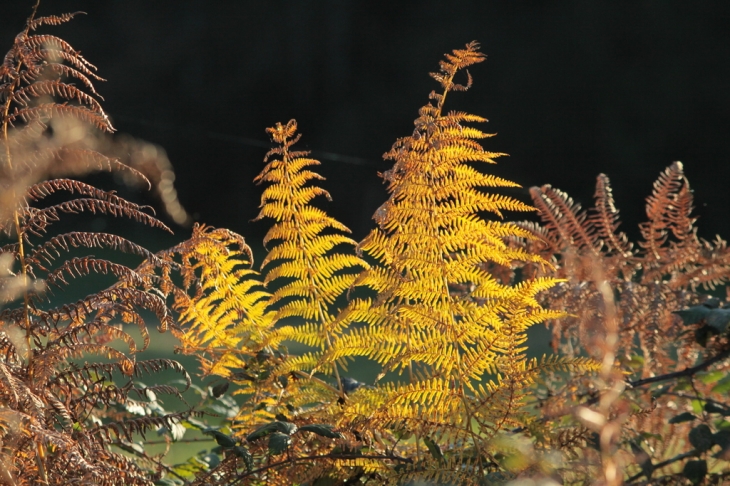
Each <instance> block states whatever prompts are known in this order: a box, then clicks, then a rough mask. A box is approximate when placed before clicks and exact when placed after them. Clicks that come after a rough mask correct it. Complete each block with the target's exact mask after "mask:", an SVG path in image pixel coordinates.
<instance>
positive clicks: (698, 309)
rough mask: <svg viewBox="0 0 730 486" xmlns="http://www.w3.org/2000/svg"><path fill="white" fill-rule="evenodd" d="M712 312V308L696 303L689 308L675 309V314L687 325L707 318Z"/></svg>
mask: <svg viewBox="0 0 730 486" xmlns="http://www.w3.org/2000/svg"><path fill="white" fill-rule="evenodd" d="M710 312H712V309H710V308H709V307H707V306H704V305H696V306H693V307H690V308H688V309H682V310H678V311H674V313H675V314H677V315H678V316H679V317H681V318H682V322H684V324H685V325H690V324H696V323H698V322H700V321H701V320H703V319H705V318H707V316H708V315H709V314H710Z"/></svg>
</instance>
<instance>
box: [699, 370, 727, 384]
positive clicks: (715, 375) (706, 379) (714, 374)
mask: <svg viewBox="0 0 730 486" xmlns="http://www.w3.org/2000/svg"><path fill="white" fill-rule="evenodd" d="M726 374H727V373H725V372H724V371H711V372H710V373H705V374H704V375H700V381H701V382H702V383H704V384H705V385H709V384H710V383H715V382H716V381H719V380H721V379H722V378H724V377H725V375H726Z"/></svg>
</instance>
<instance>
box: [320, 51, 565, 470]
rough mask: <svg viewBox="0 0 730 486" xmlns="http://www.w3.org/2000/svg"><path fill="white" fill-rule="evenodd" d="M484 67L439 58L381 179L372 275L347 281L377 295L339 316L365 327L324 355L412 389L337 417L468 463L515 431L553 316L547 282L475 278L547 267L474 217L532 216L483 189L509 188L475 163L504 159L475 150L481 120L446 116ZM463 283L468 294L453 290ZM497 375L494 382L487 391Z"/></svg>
mask: <svg viewBox="0 0 730 486" xmlns="http://www.w3.org/2000/svg"><path fill="white" fill-rule="evenodd" d="M483 60H484V55H483V54H481V53H480V52H479V51H478V46H477V44H476V43H471V44H468V45H467V46H466V48H465V49H461V50H456V51H454V53H453V54H449V55H447V60H446V61H442V63H441V72H439V73H436V74H432V76H433V77H434V78H435V79H436V80H437V81H439V83H440V84H441V86H442V88H443V92H442V93H440V94H437V93H432V94H431V96H430V98H431V99H432V100H435V103H433V104H432V103H429V104H428V105H426V106H424V107H423V108H421V110H420V116H419V118H418V119H417V120H416V121H415V125H416V129H415V130H414V132H413V134H412V135H411V136H409V137H405V138H401V139H399V140H398V141H396V143H395V144H394V145H393V148H392V149H391V150H390V151H389V152H388V153H386V154H385V158H387V159H392V160H394V165H393V168H392V169H390V170H389V171H387V172H385V173H384V174H383V178H384V179H385V180H386V181H387V183H388V191H389V192H390V198H389V199H388V200H387V201H386V202H385V204H383V205H382V206H381V207H380V208H379V209H378V210H377V211H376V213H375V216H374V219H375V221H376V222H377V224H378V227H377V228H376V229H375V230H373V231H372V232H371V233H370V234H369V235H368V236H367V237H366V238H365V239H364V240H363V241H362V242H361V243H360V244H359V245H358V249H359V250H361V251H365V252H367V253H368V254H369V255H371V256H372V257H374V258H375V259H376V260H377V261H378V263H379V265H373V266H371V267H370V268H369V269H366V270H365V271H364V272H363V273H362V274H361V275H360V276H359V277H358V279H357V281H356V282H355V284H356V285H358V286H367V287H369V288H371V289H373V290H374V291H375V292H377V296H376V297H374V298H370V299H355V300H354V301H353V302H352V303H351V305H350V306H349V307H348V308H347V309H346V310H345V311H343V313H341V314H340V316H339V318H338V319H339V320H340V321H342V322H343V323H348V322H358V321H360V322H365V323H366V325H365V326H364V327H362V328H359V329H352V330H350V332H348V333H346V334H345V335H343V336H342V337H340V338H339V339H338V340H337V342H336V343H335V345H334V346H333V348H332V350H331V351H329V353H330V354H331V357H332V358H339V357H342V356H357V355H359V356H368V357H369V358H371V359H374V360H376V361H378V362H379V363H381V364H382V365H383V373H382V374H381V376H383V374H385V373H386V372H387V371H390V370H399V371H404V370H407V371H408V376H409V382H410V383H408V384H402V385H393V384H385V385H382V387H380V388H379V389H378V390H377V391H372V392H369V391H363V392H362V393H363V394H365V395H368V394H371V393H376V394H377V395H378V396H379V397H380V398H379V399H378V400H374V401H367V402H366V403H368V404H369V405H365V404H363V403H358V400H357V397H358V396H360V395H355V396H354V398H353V402H354V403H352V405H351V407H352V408H351V409H350V412H345V414H348V413H352V414H353V415H355V416H357V415H360V414H362V416H363V417H369V419H365V418H363V420H364V421H365V422H367V423H368V424H369V425H368V427H369V426H372V427H374V428H375V429H378V428H381V427H383V426H387V427H403V428H404V429H407V430H410V431H416V433H417V436H418V437H420V438H422V437H431V436H434V435H435V436H437V437H439V440H438V442H439V443H440V444H441V447H442V448H444V450H445V451H448V453H449V454H456V455H458V454H459V453H458V452H457V450H458V448H459V447H463V445H464V444H469V445H470V446H471V447H474V448H475V449H476V450H478V451H480V452H478V453H476V454H486V455H488V454H490V448H489V446H488V442H489V441H490V439H491V438H492V437H494V435H495V434H497V433H498V432H499V431H500V430H503V429H504V428H505V427H507V426H508V425H512V424H514V423H518V422H519V418H518V413H519V412H520V410H521V407H522V406H523V404H522V397H523V395H524V393H525V392H524V390H525V387H526V386H527V385H529V384H530V383H532V381H533V380H534V378H535V376H536V374H537V371H533V370H532V369H530V367H529V365H528V362H527V359H526V356H525V354H524V351H525V347H524V344H525V341H526V334H525V331H526V329H527V328H529V327H530V326H531V325H532V324H534V323H536V322H540V321H542V320H544V319H549V318H554V317H557V316H558V315H559V314H557V313H554V312H551V311H547V310H544V309H542V308H541V307H540V305H539V304H538V302H537V300H536V294H537V293H539V292H540V291H543V290H545V289H548V288H550V287H551V286H553V285H554V284H555V281H554V280H552V279H548V278H546V279H538V280H533V281H530V282H525V283H524V284H522V285H519V286H516V287H509V286H505V285H503V284H502V283H500V282H498V281H497V280H496V279H495V278H494V277H493V276H492V275H490V274H489V273H488V272H486V271H484V270H483V269H482V268H481V265H482V264H484V263H485V262H498V263H500V264H506V265H509V264H511V263H512V262H513V261H514V260H521V261H527V262H532V263H534V264H537V265H543V264H545V262H544V261H543V260H542V259H541V258H540V257H539V256H537V255H534V254H532V253H530V252H527V251H525V250H523V249H520V248H516V247H514V246H511V245H510V244H509V240H510V238H532V234H531V233H530V232H529V231H527V230H525V229H523V228H520V227H518V226H516V225H513V224H510V223H503V222H501V221H493V220H489V221H487V220H484V219H482V218H480V217H479V216H478V213H480V212H488V213H492V214H493V215H496V216H497V217H501V216H502V212H503V211H515V210H516V211H528V210H532V208H531V207H529V206H527V205H525V204H524V203H521V202H519V201H517V200H515V199H512V198H510V197H507V196H503V195H499V194H494V193H489V192H486V191H485V190H484V189H485V188H492V187H515V186H516V184H514V183H512V182H509V181H506V180H504V179H500V178H497V177H494V176H490V175H486V174H483V173H482V172H481V171H479V170H477V168H475V167H474V166H473V165H472V164H476V163H490V164H491V163H494V159H496V158H497V157H500V156H502V155H504V154H501V153H496V152H489V151H486V150H484V149H483V148H482V146H481V145H480V144H479V143H478V141H477V140H479V139H484V138H487V137H489V136H491V135H489V134H486V133H483V132H481V131H480V130H477V129H475V128H472V127H468V126H465V125H464V124H465V123H468V122H483V121H486V120H484V119H483V118H481V117H478V116H474V115H469V114H466V113H461V112H449V113H444V109H443V107H444V101H445V99H446V96H447V95H448V93H450V92H451V91H454V90H465V89H468V88H469V87H470V86H471V77H470V76H469V77H468V82H467V84H465V85H459V84H456V83H455V81H454V76H455V75H456V74H457V72H458V71H460V70H462V69H464V68H466V67H467V66H469V65H471V64H474V63H477V62H481V61H483ZM460 284H468V285H469V286H470V291H469V292H467V293H465V294H456V293H453V292H451V288H452V286H454V285H460ZM494 375H497V379H496V381H490V380H491V379H492V378H491V377H492V376H494ZM482 380H487V384H486V385H478V386H479V387H482V388H478V387H477V386H476V385H473V384H472V383H473V382H478V381H482ZM485 387H486V388H485ZM479 389H482V390H484V393H482V392H480V391H479ZM487 390H491V392H487ZM358 393H360V392H358ZM497 395H499V396H497ZM490 397H491V398H490ZM398 424H400V425H398ZM417 440H421V439H417ZM457 444H461V445H460V446H457ZM482 467H484V465H483V464H482V465H475V470H480V469H481V468H482Z"/></svg>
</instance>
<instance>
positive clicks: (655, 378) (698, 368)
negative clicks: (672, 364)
mask: <svg viewBox="0 0 730 486" xmlns="http://www.w3.org/2000/svg"><path fill="white" fill-rule="evenodd" d="M728 356H730V348H728V349H726V350H725V351H723V352H722V353H720V354H716V355H715V356H713V357H712V358H710V359H708V360H707V361H703V362H702V363H700V364H698V365H696V366H693V367H691V368H685V369H683V370H682V371H675V372H674V373H667V374H666V375H659V376H652V377H651V378H644V379H643V380H636V381H627V384H628V385H629V386H631V387H632V388H638V387H640V386H644V385H649V384H651V383H658V382H660V381H667V380H673V379H675V378H682V377H685V376H693V375H694V374H696V373H698V372H700V371H702V370H704V369H706V368H709V367H710V366H712V365H713V364H715V363H717V362H718V361H722V360H723V359H725V358H727V357H728Z"/></svg>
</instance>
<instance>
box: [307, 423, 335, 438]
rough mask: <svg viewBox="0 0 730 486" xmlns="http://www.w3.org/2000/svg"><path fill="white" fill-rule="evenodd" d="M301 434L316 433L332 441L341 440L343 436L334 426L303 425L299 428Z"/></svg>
mask: <svg viewBox="0 0 730 486" xmlns="http://www.w3.org/2000/svg"><path fill="white" fill-rule="evenodd" d="M299 431H300V432H314V433H315V434H317V435H321V436H322V437H329V438H330V439H341V438H342V437H343V435H342V434H341V433H339V432H335V431H334V426H332V425H328V424H309V425H302V426H301V427H299Z"/></svg>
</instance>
